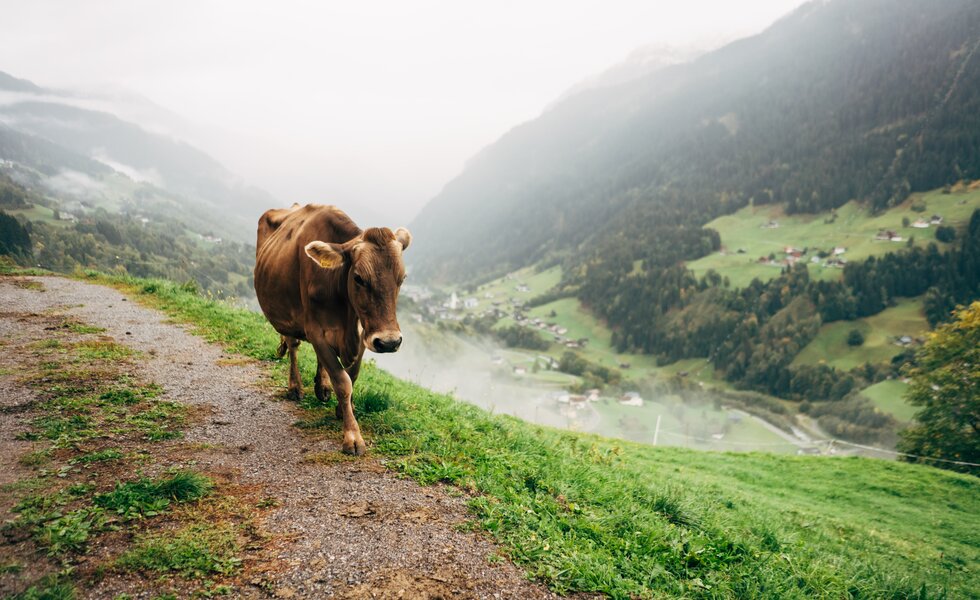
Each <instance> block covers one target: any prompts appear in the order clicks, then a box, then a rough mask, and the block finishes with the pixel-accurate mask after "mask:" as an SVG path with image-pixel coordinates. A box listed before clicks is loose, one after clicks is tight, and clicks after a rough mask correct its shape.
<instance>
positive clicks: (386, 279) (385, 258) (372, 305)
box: [306, 227, 412, 352]
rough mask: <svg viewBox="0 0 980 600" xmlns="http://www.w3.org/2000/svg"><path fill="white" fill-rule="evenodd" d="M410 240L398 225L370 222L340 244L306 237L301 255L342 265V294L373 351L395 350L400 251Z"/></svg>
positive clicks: (323, 264)
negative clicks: (343, 292) (368, 227)
mask: <svg viewBox="0 0 980 600" xmlns="http://www.w3.org/2000/svg"><path fill="white" fill-rule="evenodd" d="M411 241H412V234H410V233H409V232H408V230H407V229H405V228H404V227H402V228H399V229H398V230H397V231H395V232H394V233H392V231H391V230H390V229H388V228H387V227H372V228H371V229H366V230H364V231H363V232H362V233H361V234H360V235H359V236H357V237H356V238H354V239H352V240H350V241H349V242H346V243H344V244H328V243H325V242H310V243H309V244H307V245H306V255H307V256H309V257H310V258H312V259H313V261H314V262H316V263H317V264H318V265H320V267H322V268H324V269H342V270H343V271H342V272H343V273H345V276H346V281H345V282H344V283H345V285H346V286H347V295H348V297H349V298H350V301H351V305H352V306H353V307H354V311H355V312H356V313H357V319H358V324H359V326H360V328H361V331H360V332H359V333H360V335H361V341H362V342H363V343H364V345H365V346H366V347H367V348H368V349H369V350H372V351H374V352H395V351H397V350H398V347H399V346H401V343H402V332H401V328H400V327H399V326H398V317H397V315H396V314H395V308H396V304H397V302H398V290H399V289H400V288H401V285H402V282H403V281H404V280H405V264H404V263H403V262H402V252H404V251H405V249H406V248H408V245H409V244H410V243H411Z"/></svg>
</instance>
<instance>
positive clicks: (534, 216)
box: [412, 0, 980, 285]
mask: <svg viewBox="0 0 980 600" xmlns="http://www.w3.org/2000/svg"><path fill="white" fill-rule="evenodd" d="M978 31H980V4H978V3H976V2H973V1H972V0H947V1H944V2H936V3H925V2H921V1H919V0H831V1H829V2H810V3H808V4H806V5H804V6H803V7H801V8H800V9H798V10H796V11H794V12H793V13H791V14H790V15H788V16H786V17H784V18H783V19H781V20H780V21H778V22H777V23H775V24H774V25H772V26H771V27H770V28H769V29H767V30H766V31H764V32H763V33H761V34H759V35H757V36H754V37H752V38H748V39H745V40H741V41H738V42H735V43H733V44H730V45H728V46H725V47H724V48H722V49H720V50H717V51H715V52H712V53H709V54H707V55H704V56H702V57H701V58H699V59H697V60H695V61H694V62H691V63H688V64H684V65H677V66H673V67H668V68H665V69H662V70H660V71H657V72H655V73H652V74H650V75H648V76H646V77H643V78H640V79H637V80H634V81H630V82H627V83H624V84H622V85H619V86H612V87H605V88H600V89H594V90H589V91H585V92H582V93H580V94H577V95H575V96H572V97H570V98H568V99H566V100H564V101H562V102H559V103H558V104H556V105H555V106H553V107H552V108H551V109H550V110H548V111H546V112H545V113H544V114H543V115H541V116H540V117H539V118H538V119H536V120H534V121H531V122H528V123H525V124H523V125H521V126H519V127H516V128H515V129H513V130H512V131H510V132H509V133H508V134H506V135H505V136H504V137H503V138H501V139H500V140H499V141H498V142H496V143H495V144H493V145H492V146H490V147H488V148H486V149H485V150H484V151H482V152H481V153H480V154H479V155H477V156H476V157H474V158H473V159H472V160H471V161H470V162H469V164H468V165H467V166H466V168H465V169H464V171H463V172H462V173H461V174H460V175H459V176H458V177H457V178H456V179H454V180H453V181H451V182H449V183H448V184H447V185H446V187H445V188H444V190H443V191H442V192H441V193H440V194H439V195H438V196H437V197H436V198H434V199H433V200H432V201H431V202H430V204H429V205H428V206H427V207H426V208H425V209H424V210H423V212H422V213H421V214H420V216H419V217H418V218H417V219H416V221H415V223H414V227H413V230H414V232H415V234H416V238H417V240H418V242H417V244H416V247H414V248H413V251H414V253H413V256H412V261H414V266H415V272H416V273H417V274H419V275H422V276H424V277H428V278H431V279H436V280H440V279H441V280H459V279H473V278H474V277H477V278H478V277H481V276H489V275H492V274H499V273H502V272H506V271H509V270H512V269H514V268H516V267H519V266H522V265H526V264H532V263H534V262H538V261H540V260H542V259H545V258H549V257H557V259H562V260H564V261H565V264H566V267H567V268H566V273H569V274H570V276H571V277H575V276H576V274H577V275H579V276H581V274H582V273H583V272H584V269H585V266H586V265H591V266H596V265H600V266H601V265H602V264H603V263H607V261H611V262H610V263H609V264H608V268H605V269H603V268H599V269H596V270H597V271H612V272H613V273H612V279H613V281H612V282H611V283H612V284H613V285H615V284H616V283H617V282H621V281H622V280H623V278H624V277H625V276H626V274H627V273H630V272H631V270H632V267H631V266H630V267H629V268H626V270H625V271H623V270H622V269H623V265H632V264H633V262H634V261H636V260H639V259H643V260H644V263H643V265H644V269H646V270H647V271H651V270H658V269H660V268H663V267H665V266H669V265H673V264H676V263H677V262H678V261H680V260H684V259H693V258H697V257H698V256H701V255H703V254H704V253H706V252H709V251H711V250H712V248H714V247H717V246H716V244H717V241H716V240H715V239H713V236H712V234H711V233H710V232H706V231H703V230H702V229H701V226H702V225H703V224H704V223H706V222H708V221H709V220H711V219H712V218H713V217H715V216H718V215H719V214H724V213H727V212H731V211H733V210H736V209H737V208H739V207H742V206H744V205H746V204H747V203H749V202H754V203H757V204H759V203H774V202H780V203H785V205H786V208H787V211H789V212H791V213H792V212H813V211H821V210H827V209H830V208H833V207H837V206H840V205H842V204H844V203H845V202H847V201H849V200H851V199H858V200H862V201H865V202H867V203H868V204H869V205H870V206H871V207H873V208H882V207H886V206H889V205H892V204H895V203H897V202H900V201H902V200H904V199H905V198H906V197H907V195H908V193H909V192H910V191H914V190H925V189H930V188H936V187H940V186H942V185H944V184H947V183H952V182H954V181H957V180H960V179H971V178H972V179H975V178H980V56H977V54H978V52H977V47H978V44H980V35H978V34H977V32H978Z"/></svg>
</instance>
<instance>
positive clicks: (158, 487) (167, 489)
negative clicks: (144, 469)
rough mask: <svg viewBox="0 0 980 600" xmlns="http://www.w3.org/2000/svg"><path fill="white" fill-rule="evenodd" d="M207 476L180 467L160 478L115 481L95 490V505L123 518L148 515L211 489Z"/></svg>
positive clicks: (204, 494) (155, 513)
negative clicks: (105, 489)
mask: <svg viewBox="0 0 980 600" xmlns="http://www.w3.org/2000/svg"><path fill="white" fill-rule="evenodd" d="M213 488H214V484H213V483H212V482H211V480H210V479H208V478H207V477H205V476H204V475H201V474H200V473H195V472H193V471H181V472H178V473H175V474H173V475H171V476H169V477H165V478H162V479H156V480H153V479H148V478H146V477H143V478H140V479H138V480H136V481H130V482H126V483H119V484H117V485H116V487H115V489H113V490H112V491H111V492H107V493H105V494H98V495H97V496H95V498H94V499H93V503H94V504H95V506H98V507H99V508H103V509H105V510H107V511H110V512H115V513H116V514H118V515H122V516H123V517H124V518H126V519H132V518H143V517H152V516H154V515H157V514H159V513H161V512H163V511H165V510H166V509H167V508H168V507H169V506H170V504H171V502H190V501H193V500H197V499H199V498H203V497H204V496H206V495H207V494H209V493H211V490H212V489H213Z"/></svg>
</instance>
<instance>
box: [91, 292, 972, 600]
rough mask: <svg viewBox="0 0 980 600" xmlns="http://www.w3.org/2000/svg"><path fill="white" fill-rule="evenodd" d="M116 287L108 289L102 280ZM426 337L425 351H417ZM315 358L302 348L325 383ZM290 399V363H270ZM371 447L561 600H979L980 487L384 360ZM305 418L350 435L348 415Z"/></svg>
mask: <svg viewBox="0 0 980 600" xmlns="http://www.w3.org/2000/svg"><path fill="white" fill-rule="evenodd" d="M102 280H103V281H107V280H106V279H102ZM112 282H114V283H115V284H117V285H120V286H122V287H123V289H125V290H128V291H129V292H130V293H131V294H133V295H134V296H135V297H137V298H138V299H139V300H140V301H142V302H145V303H147V304H150V305H152V306H156V307H158V308H160V309H162V310H163V311H165V312H167V313H168V314H170V315H171V316H172V317H174V318H175V319H177V320H179V321H184V322H188V323H190V324H192V325H193V327H194V329H195V331H196V332H197V333H199V334H200V335H202V336H204V337H205V338H207V339H209V340H211V341H214V342H217V343H220V344H223V345H224V346H225V347H226V348H227V349H228V351H229V352H235V353H239V354H243V355H246V356H250V357H254V358H258V359H261V360H271V359H272V358H273V356H274V352H275V348H276V346H277V344H278V336H277V335H275V333H274V332H273V331H272V329H271V328H270V327H269V326H268V325H267V324H266V323H265V322H264V320H263V318H262V317H261V316H260V315H257V314H254V313H249V312H246V311H242V310H236V309H232V308H229V307H228V306H227V305H225V304H223V303H220V302H216V301H212V300H207V299H204V298H201V297H199V296H197V295H195V294H192V293H189V292H188V291H186V290H185V289H183V288H181V287H180V286H178V285H176V284H171V283H167V282H151V281H139V280H133V279H125V280H123V279H114V280H112ZM406 343H411V340H406ZM313 366H314V361H313V357H312V353H311V352H310V351H309V348H308V347H306V346H304V348H303V353H302V370H303V373H304V377H305V378H306V379H307V381H309V380H310V379H311V378H312V375H313ZM270 369H271V370H272V371H273V373H274V374H275V379H276V381H277V383H278V385H280V386H282V388H283V389H285V385H284V383H283V381H284V375H285V365H284V364H283V363H282V362H274V363H271V364H270ZM355 403H356V405H357V411H358V414H359V415H360V422H361V427H362V430H363V432H364V434H365V438H366V439H367V440H368V443H369V444H370V448H371V449H370V452H372V453H374V454H380V455H384V456H387V457H389V462H388V464H389V465H390V466H391V467H392V468H395V469H398V470H400V471H401V472H403V473H404V474H406V475H408V476H410V477H413V478H415V479H416V480H418V481H419V482H421V483H423V484H430V483H434V482H439V481H442V482H446V483H449V484H452V485H454V486H458V488H459V489H460V490H461V492H463V493H466V494H469V495H470V507H471V510H472V512H473V526H474V527H475V528H478V529H481V530H484V531H486V532H488V533H489V534H491V535H492V536H493V537H494V538H495V539H496V540H497V541H498V542H499V543H500V544H501V547H502V549H503V551H504V552H505V553H506V554H507V556H509V557H510V558H511V559H512V560H514V561H515V562H516V563H517V564H519V565H521V566H522V567H523V568H525V569H526V570H527V572H528V573H529V574H530V575H532V576H535V577H538V578H541V579H542V580H544V581H545V582H547V583H548V584H549V585H550V586H551V587H552V588H554V589H556V590H559V591H572V590H584V591H598V592H604V593H606V594H609V595H610V596H612V597H614V598H631V597H639V598H678V597H681V598H749V597H756V598H804V597H825V598H842V597H848V598H911V597H915V598H936V597H978V596H977V594H978V590H980V576H978V573H977V571H976V569H977V564H980V530H978V529H977V528H976V527H975V522H976V521H975V516H976V515H977V514H980V481H978V480H977V479H976V478H973V477H970V476H966V475H960V474H956V473H951V472H946V471H940V470H938V469H932V468H929V467H924V466H920V465H909V464H904V463H893V462H885V461H876V460H868V459H860V458H847V459H843V458H842V459H834V458H819V457H795V456H775V455H763V454H720V453H712V452H695V451H690V450H684V449H677V448H660V447H656V448H655V447H649V446H644V445H639V444H634V443H629V442H620V441H613V440H609V439H605V438H601V437H597V436H590V435H583V434H575V433H568V432H562V431H557V430H553V429H548V428H543V427H538V426H534V425H530V424H527V423H524V422H521V421H518V420H515V419H512V418H508V417H502V416H496V415H491V414H489V413H487V412H485V411H482V410H479V409H477V408H475V407H472V406H469V405H466V404H463V403H460V402H456V401H454V400H453V399H451V398H449V397H447V396H443V395H439V394H434V393H432V392H429V391H426V390H424V389H421V388H418V387H416V386H413V385H410V384H407V383H405V382H402V381H399V380H397V379H395V378H393V377H391V376H389V375H388V374H386V373H384V372H382V371H380V370H378V369H376V368H374V367H371V366H368V367H367V368H366V369H365V370H364V371H363V375H362V378H361V380H360V381H359V382H358V385H357V387H356V390H355ZM303 406H304V407H305V409H306V411H307V413H306V418H305V419H304V420H303V421H302V422H301V423H300V425H301V426H303V427H306V428H307V429H309V430H310V431H311V432H312V433H317V434H323V435H327V436H333V437H336V436H337V435H338V431H339V425H338V424H337V422H336V420H335V419H334V417H333V416H332V415H333V407H332V406H320V405H317V404H316V403H315V401H314V400H313V399H312V398H311V397H309V396H308V397H307V398H306V399H305V400H304V402H303Z"/></svg>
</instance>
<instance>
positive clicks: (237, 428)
mask: <svg viewBox="0 0 980 600" xmlns="http://www.w3.org/2000/svg"><path fill="white" fill-rule="evenodd" d="M21 281H22V282H23V281H26V280H25V279H22V280H21ZM36 281H38V282H39V283H40V286H43V289H30V288H32V287H38V286H36V285H23V283H21V284H20V285H15V283H14V280H13V278H9V277H5V278H0V307H2V308H0V327H2V328H3V329H4V330H7V331H14V330H19V331H20V333H21V334H24V330H23V327H24V325H23V322H24V319H22V318H21V317H23V316H24V315H31V314H35V315H36V314H43V313H45V312H50V311H53V310H60V311H64V312H67V313H69V314H71V315H72V316H74V317H76V318H77V319H79V320H80V321H82V322H85V323H89V324H92V325H96V326H99V327H102V328H105V329H106V335H109V336H111V337H112V338H113V339H114V340H115V341H117V342H118V343H120V344H124V345H126V346H128V347H130V348H133V349H135V350H138V351H140V353H141V354H140V358H139V361H138V363H137V365H136V368H137V369H138V370H139V371H140V373H139V375H140V376H141V377H142V378H143V379H145V380H147V381H152V382H155V383H157V384H159V385H160V386H162V388H163V390H164V396H165V397H166V398H168V399H170V400H173V401H177V402H182V403H186V404H188V405H194V406H199V407H206V409H207V410H206V411H205V412H206V413H207V415H208V416H206V417H204V419H203V420H200V421H198V422H197V423H196V424H195V425H193V426H192V427H191V428H190V429H189V430H188V431H187V432H186V435H185V442H191V443H195V442H196V443H200V444H201V445H202V446H203V445H207V446H203V447H207V448H208V449H207V450H205V451H203V452H202V453H200V454H198V455H197V456H196V460H197V461H198V464H197V468H199V469H201V470H203V471H205V472H220V473H223V474H226V475H227V476H230V477H232V478H233V479H234V480H235V481H238V482H240V483H243V484H248V485H255V486H260V487H261V489H262V495H263V496H267V497H271V498H275V500H276V502H277V504H278V506H277V508H276V509H274V510H273V511H272V512H271V513H270V514H269V516H268V517H267V519H266V521H265V524H264V525H265V527H266V528H267V529H268V530H269V531H271V532H272V533H274V534H277V539H278V540H279V542H278V543H279V546H278V547H277V555H276V561H277V564H278V568H277V569H275V570H273V571H271V572H269V573H268V574H267V575H266V576H265V577H266V579H264V580H263V581H261V582H260V581H254V582H251V584H252V585H250V582H247V581H246V582H243V583H242V587H240V588H236V589H235V590H234V591H233V594H232V595H233V596H235V597H245V596H247V597H266V596H268V597H284V598H289V597H295V598H314V597H340V598H402V597H403V598H550V597H554V595H553V594H552V593H551V592H549V591H548V590H547V589H546V588H544V587H543V586H541V585H539V584H536V583H534V582H530V581H528V580H527V579H526V578H525V576H524V575H523V573H522V572H521V571H520V570H519V569H518V568H516V567H515V566H514V565H512V564H510V563H508V562H507V561H505V560H504V561H500V560H496V561H494V562H493V563H491V562H490V561H488V557H491V556H494V555H496V554H497V549H496V548H495V546H494V545H493V544H492V543H491V542H490V541H488V540H487V539H485V538H484V537H482V536H481V535H478V534H474V533H465V532H461V531H459V530H458V528H457V526H458V525H459V524H460V523H462V522H464V521H465V519H466V508H465V500H464V499H462V498H460V497H454V496H453V495H451V494H450V493H447V490H444V489H442V488H438V487H420V486H419V485H417V484H415V483H414V482H412V481H408V480H405V479H401V478H399V477H397V476H396V475H395V474H393V473H392V472H390V471H389V470H387V469H386V467H385V466H384V464H383V462H382V461H380V460H378V459H377V458H371V457H370V456H369V457H367V458H364V459H361V460H354V461H337V462H335V463H334V464H321V463H318V462H315V461H311V460H309V458H310V457H311V456H313V455H315V454H316V453H323V452H325V451H335V450H339V444H337V443H336V441H335V440H333V439H322V438H321V437H317V438H313V437H308V436H307V434H305V433H303V432H302V431H300V430H299V429H297V428H296V427H294V425H293V424H294V422H295V421H296V420H297V418H298V415H297V412H296V410H295V408H294V407H293V406H292V405H291V404H289V403H287V402H284V401H281V400H280V398H279V397H277V394H275V393H274V391H273V390H272V389H271V388H270V387H269V386H268V385H267V384H266V383H265V382H266V380H267V374H266V372H265V370H264V367H263V366H262V365H260V364H258V363H254V362H249V361H243V360H231V359H229V357H228V356H227V355H225V354H223V352H222V350H221V349H220V348H218V347H216V346H213V345H209V344H207V343H206V342H204V341H203V340H201V339H200V338H197V337H195V336H194V335H191V334H190V333H188V331H187V330H185V329H184V328H182V327H181V326H178V325H175V324H172V323H169V322H167V321H166V320H165V317H164V316H163V315H161V314H160V313H157V312H155V311H153V310H150V309H147V308H144V307H142V306H140V305H138V304H137V303H135V302H133V301H129V300H127V299H126V298H125V297H124V296H123V294H121V293H120V292H118V291H116V290H113V289H109V288H105V287H101V286H97V285H93V284H88V283H85V282H81V281H76V280H71V279H65V278H60V277H44V278H37V279H36ZM38 332H39V333H37V335H43V330H42V329H40V328H39V329H38ZM32 335H33V334H32ZM8 348H9V346H8V347H5V348H4V349H3V351H4V352H7V351H8ZM5 358H7V359H11V360H13V359H15V358H16V357H10V356H8V357H5ZM8 371H9V370H8ZM15 375H16V373H11V372H0V394H2V395H4V396H5V397H4V398H2V400H3V402H4V404H13V403H14V402H15V400H14V398H13V396H14V391H13V390H14V387H15V383H14V381H15ZM12 386H14V387H12ZM15 429H16V423H15V421H13V420H9V421H7V423H6V424H5V427H3V428H0V435H3V436H4V437H5V439H4V440H2V441H0V451H2V452H3V453H4V456H3V457H2V459H3V460H2V463H0V466H8V465H12V464H13V463H14V462H16V459H17V457H16V456H10V454H12V453H14V452H15V451H16V450H15V446H12V445H9V444H8V442H9V436H11V435H13V434H14V433H15V432H14V430H15ZM100 585H103V584H96V585H94V586H92V587H88V588H84V589H80V590H79V591H80V593H81V595H82V596H83V597H104V596H105V595H106V594H107V593H108V592H109V591H110V590H109V587H111V586H110V584H108V583H107V584H104V585H103V587H105V586H109V587H105V589H102V588H100V587H99V586H100ZM133 597H138V595H137V596H133Z"/></svg>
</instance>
